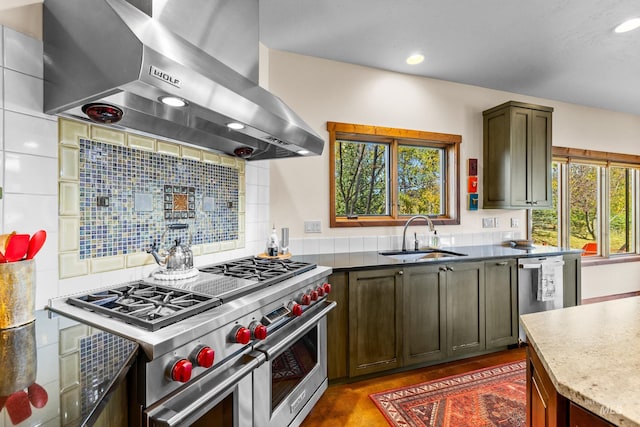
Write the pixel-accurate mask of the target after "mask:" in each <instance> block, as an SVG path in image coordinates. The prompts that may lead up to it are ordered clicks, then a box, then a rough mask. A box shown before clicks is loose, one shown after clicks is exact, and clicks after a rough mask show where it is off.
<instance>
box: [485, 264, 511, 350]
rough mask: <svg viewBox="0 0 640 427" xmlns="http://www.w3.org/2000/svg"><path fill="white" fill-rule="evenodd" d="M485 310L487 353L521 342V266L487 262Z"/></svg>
mask: <svg viewBox="0 0 640 427" xmlns="http://www.w3.org/2000/svg"><path fill="white" fill-rule="evenodd" d="M484 277H485V282H484V286H485V310H486V339H487V349H492V348H496V347H504V346H507V345H511V344H516V343H517V342H518V263H517V262H516V260H515V259H508V260H499V261H486V262H485V264H484Z"/></svg>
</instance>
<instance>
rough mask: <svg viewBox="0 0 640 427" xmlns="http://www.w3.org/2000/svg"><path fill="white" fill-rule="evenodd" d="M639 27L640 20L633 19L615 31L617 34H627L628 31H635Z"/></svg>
mask: <svg viewBox="0 0 640 427" xmlns="http://www.w3.org/2000/svg"><path fill="white" fill-rule="evenodd" d="M638 27H640V18H633V19H628V20H626V21H624V22H623V23H622V24H620V25H618V26H617V27H616V28H615V30H613V31H615V32H616V33H626V32H627V31H631V30H635V29H636V28H638Z"/></svg>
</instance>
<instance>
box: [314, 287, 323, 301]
mask: <svg viewBox="0 0 640 427" xmlns="http://www.w3.org/2000/svg"><path fill="white" fill-rule="evenodd" d="M316 292H318V298H322V297H323V296H324V288H323V287H322V286H318V289H316Z"/></svg>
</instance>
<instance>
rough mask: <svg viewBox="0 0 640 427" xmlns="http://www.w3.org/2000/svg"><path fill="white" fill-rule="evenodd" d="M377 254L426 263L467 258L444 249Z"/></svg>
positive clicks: (399, 259)
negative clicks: (443, 259)
mask: <svg viewBox="0 0 640 427" xmlns="http://www.w3.org/2000/svg"><path fill="white" fill-rule="evenodd" d="M378 254H380V255H382V256H386V257H389V258H393V259H395V260H398V261H423V260H424V261H426V260H429V259H438V258H455V257H461V256H467V255H466V254H461V253H458V252H452V251H447V250H444V249H422V250H417V251H383V252H378Z"/></svg>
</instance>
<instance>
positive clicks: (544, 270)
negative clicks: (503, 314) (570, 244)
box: [518, 255, 564, 342]
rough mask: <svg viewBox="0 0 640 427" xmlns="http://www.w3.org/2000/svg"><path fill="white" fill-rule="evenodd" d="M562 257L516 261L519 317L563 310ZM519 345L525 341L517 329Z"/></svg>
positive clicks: (520, 328)
mask: <svg viewBox="0 0 640 427" xmlns="http://www.w3.org/2000/svg"><path fill="white" fill-rule="evenodd" d="M563 266H564V260H563V258H562V255H558V256H549V257H538V258H520V259H518V313H519V314H526V313H535V312H538V311H546V310H553V309H557V308H562V307H563V306H564V297H563V293H564V286H563V274H564V273H563V272H564V269H563ZM518 336H519V339H520V342H525V341H526V338H527V337H526V335H525V332H524V329H523V328H522V326H521V325H520V326H519V334H518Z"/></svg>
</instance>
